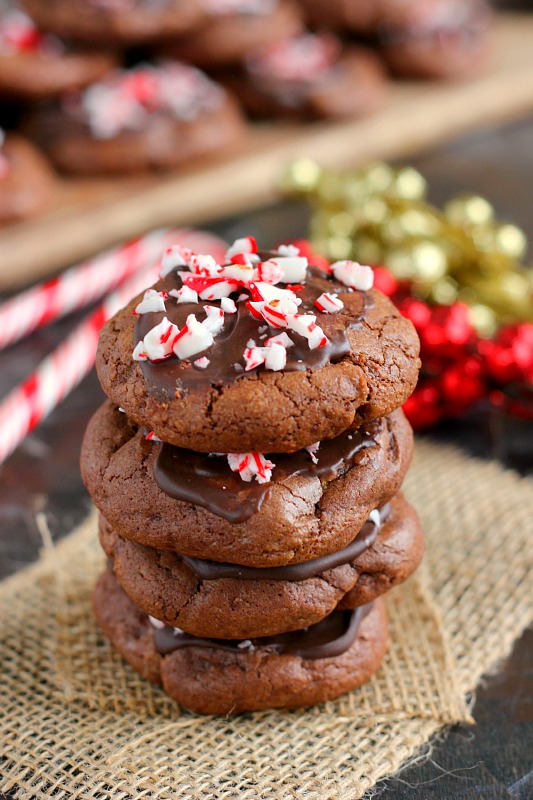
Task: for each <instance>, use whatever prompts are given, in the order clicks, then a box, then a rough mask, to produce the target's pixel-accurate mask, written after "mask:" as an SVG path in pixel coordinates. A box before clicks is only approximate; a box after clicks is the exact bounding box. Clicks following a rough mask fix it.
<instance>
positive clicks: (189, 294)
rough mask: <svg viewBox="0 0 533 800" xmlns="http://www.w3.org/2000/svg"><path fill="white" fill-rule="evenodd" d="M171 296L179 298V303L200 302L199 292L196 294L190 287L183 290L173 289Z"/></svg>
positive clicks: (184, 287)
mask: <svg viewBox="0 0 533 800" xmlns="http://www.w3.org/2000/svg"><path fill="white" fill-rule="evenodd" d="M169 295H170V296H171V297H175V298H177V301H178V303H197V302H198V292H195V291H194V289H191V287H190V286H182V287H181V289H171V290H170V292H169Z"/></svg>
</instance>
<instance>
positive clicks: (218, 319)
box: [202, 306, 224, 336]
mask: <svg viewBox="0 0 533 800" xmlns="http://www.w3.org/2000/svg"><path fill="white" fill-rule="evenodd" d="M204 311H205V313H206V314H207V316H206V318H205V319H204V320H203V322H202V325H203V326H204V328H207V330H208V331H209V332H210V333H212V334H213V336H216V335H217V334H218V333H220V331H221V330H222V328H223V327H224V312H223V311H222V309H221V308H218V306H204Z"/></svg>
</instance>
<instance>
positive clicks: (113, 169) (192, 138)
mask: <svg viewBox="0 0 533 800" xmlns="http://www.w3.org/2000/svg"><path fill="white" fill-rule="evenodd" d="M28 131H29V132H30V133H31V135H32V136H33V137H34V138H35V139H36V140H37V141H38V142H40V144H41V145H42V146H43V148H44V149H45V150H46V151H47V152H48V154H49V155H50V158H51V159H52V161H53V162H54V163H55V164H56V166H57V167H58V168H59V169H61V170H63V171H65V172H69V173H73V174H88V175H93V174H95V173H105V174H110V173H127V172H139V171H143V170H168V169H172V168H176V167H178V166H180V165H183V164H185V163H186V164H190V163H191V162H194V160H197V159H200V158H201V159H202V160H204V159H206V158H208V157H210V156H217V155H220V154H222V153H227V152H228V151H230V150H232V149H234V148H235V147H237V146H238V145H239V143H240V142H242V139H243V137H244V136H245V132H246V128H245V125H244V122H243V120H242V116H241V113H240V110H239V108H238V106H237V104H236V103H235V101H234V100H233V99H232V98H231V97H230V96H229V95H228V94H227V93H226V91H225V90H224V89H222V88H221V87H220V86H218V85H217V84H216V83H214V82H213V81H211V80H210V79H209V78H208V77H207V76H206V75H204V74H203V73H201V72H200V71H199V70H196V69H195V68H193V67H189V66H188V65H185V64H180V63H179V62H166V63H165V64H162V65H160V66H154V67H153V66H149V65H146V66H142V67H137V68H135V69H132V70H123V71H117V72H114V73H111V74H110V75H109V77H108V78H107V79H106V80H104V81H101V82H100V83H96V84H93V85H92V86H90V87H88V88H87V89H85V90H84V91H83V92H82V93H80V94H79V95H69V96H67V97H65V98H63V99H62V100H61V101H60V102H57V103H55V104H51V105H49V106H48V107H47V108H44V109H42V110H38V111H36V112H35V113H34V114H33V116H32V118H31V120H30V121H29V123H28Z"/></svg>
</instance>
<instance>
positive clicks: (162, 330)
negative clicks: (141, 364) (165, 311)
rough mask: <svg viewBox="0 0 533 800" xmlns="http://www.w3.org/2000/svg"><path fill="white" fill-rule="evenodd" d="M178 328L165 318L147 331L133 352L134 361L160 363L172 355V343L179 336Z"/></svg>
mask: <svg viewBox="0 0 533 800" xmlns="http://www.w3.org/2000/svg"><path fill="white" fill-rule="evenodd" d="M179 334H180V331H179V328H178V327H177V326H176V325H174V324H173V323H172V322H170V320H168V319H167V318H166V317H163V319H162V320H161V322H160V323H159V325H156V326H155V327H154V328H152V329H151V330H149V331H148V333H147V334H146V336H145V337H144V339H142V340H141V341H140V342H139V343H138V344H137V346H136V347H135V350H134V351H133V360H134V361H146V360H147V359H150V361H162V360H163V359H165V358H168V357H169V356H171V355H172V352H173V346H174V342H175V340H176V338H177V336H179Z"/></svg>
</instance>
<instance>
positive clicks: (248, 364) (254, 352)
mask: <svg viewBox="0 0 533 800" xmlns="http://www.w3.org/2000/svg"><path fill="white" fill-rule="evenodd" d="M263 349H264V348H262V347H256V345H255V342H254V341H253V340H251V341H249V342H248V347H247V348H246V350H245V351H244V362H245V367H244V371H245V372H249V371H250V370H251V369H256V368H257V367H260V366H261V364H264V363H265V354H264V353H263Z"/></svg>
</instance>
